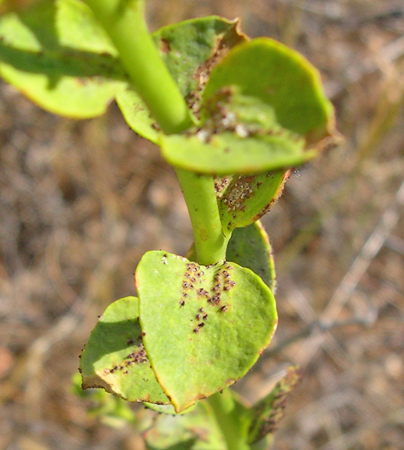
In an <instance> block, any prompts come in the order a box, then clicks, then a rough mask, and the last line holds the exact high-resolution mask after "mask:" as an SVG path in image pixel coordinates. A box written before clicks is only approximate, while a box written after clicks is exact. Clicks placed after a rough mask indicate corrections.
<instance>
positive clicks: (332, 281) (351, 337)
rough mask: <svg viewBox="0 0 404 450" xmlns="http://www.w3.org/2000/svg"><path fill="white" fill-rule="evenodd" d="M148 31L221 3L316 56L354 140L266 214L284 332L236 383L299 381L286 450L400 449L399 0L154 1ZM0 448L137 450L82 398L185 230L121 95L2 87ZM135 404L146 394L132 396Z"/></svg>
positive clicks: (154, 154)
mask: <svg viewBox="0 0 404 450" xmlns="http://www.w3.org/2000/svg"><path fill="white" fill-rule="evenodd" d="M147 4H148V18H149V24H150V28H151V29H152V30H155V29H157V28H158V27H160V26H163V25H167V24H171V23H174V22H177V21H180V20H183V19H188V18H193V17H200V16H204V15H211V14H218V15H222V16H225V17H227V18H230V19H233V18H235V17H240V18H241V19H242V28H243V30H244V31H245V32H246V33H247V34H248V35H250V36H251V37H257V36H269V37H273V38H275V39H277V40H280V41H282V42H284V43H286V44H287V45H289V46H292V47H294V48H295V49H297V50H298V51H300V52H301V53H303V54H304V55H305V56H306V57H307V58H308V59H309V60H310V61H311V62H312V63H313V64H314V65H315V66H316V67H318V68H319V70H320V72H321V74H322V77H323V80H324V82H325V86H326V91H327V94H328V96H329V97H330V99H331V100H332V101H333V103H334V105H335V107H336V111H337V117H338V128H339V130H340V132H341V133H342V134H343V135H344V137H345V141H344V143H343V144H342V145H341V146H340V147H338V148H337V149H334V150H332V151H330V152H328V153H325V154H322V155H321V156H320V157H319V158H317V159H316V160H315V161H313V162H312V163H310V164H308V165H307V166H305V167H303V168H301V169H299V171H297V172H295V173H294V174H293V176H292V177H291V179H290V180H289V182H288V184H287V186H286V190H285V193H284V195H283V197H282V198H281V200H280V201H279V203H278V204H277V205H276V206H275V208H274V209H273V211H272V212H271V213H269V214H268V215H267V216H266V217H265V218H264V220H263V222H264V225H265V227H266V229H267V231H268V233H269V236H270V239H271V241H272V244H273V246H274V249H275V257H276V262H277V273H278V286H279V287H278V291H277V301H278V308H279V316H280V320H279V327H278V331H277V333H276V336H275V338H274V340H273V342H272V343H271V346H270V347H269V349H267V351H266V352H265V353H264V354H263V356H262V357H261V359H260V360H259V362H258V363H257V365H256V366H255V368H254V369H253V371H251V372H250V373H249V374H248V375H247V376H246V377H245V378H244V379H243V380H240V381H239V383H237V385H236V389H237V390H238V391H239V392H240V393H241V394H242V395H243V396H244V397H245V398H246V399H248V400H249V401H255V400H257V399H258V398H260V397H261V396H262V395H264V394H266V393H268V392H269V390H270V389H271V386H272V385H273V382H274V380H275V379H276V378H277V377H279V375H280V374H282V373H283V371H284V369H285V368H286V367H287V366H288V365H289V364H300V365H301V366H302V368H303V370H304V379H303V382H302V384H301V385H300V387H299V388H298V389H297V390H296V392H295V393H294V394H293V396H292V398H291V400H290V402H289V404H288V406H287V408H286V415H285V418H284V419H283V421H282V422H281V424H280V427H279V430H278V433H277V435H276V440H275V446H274V448H275V449H279V450H295V449H296V450H297V449H299V450H311V449H316V450H348V449H349V450H351V449H352V450H353V449H355V450H361V449H363V450H373V449H375V450H376V449H377V450H379V449H386V450H387V449H389V450H393V449H394V450H396V449H397V450H399V449H403V448H404V444H403V442H404V358H403V356H404V320H403V319H404V214H403V206H404V184H403V183H404V109H403V104H404V70H403V68H404V4H403V2H402V0H339V1H338V0H328V1H327V0H301V1H298V0H295V1H293V0H249V1H241V0H231V1H230V0H214V1H213V0H204V1H198V0H164V1H157V0H156V1H154V0H148V2H147ZM0 138H1V148H0V186H1V196H0V221H1V228H0V449H1V450H2V449H7V450H45V449H51V450H58V449H72V450H81V449H87V450H88V449H99V450H109V449H117V448H119V449H123V450H142V448H143V447H142V443H141V440H140V438H139V436H137V435H136V433H134V431H133V428H131V426H130V425H126V426H123V427H119V428H111V427H109V426H107V425H106V424H104V423H102V422H101V421H100V420H99V418H97V417H95V416H94V415H91V414H89V413H88V411H89V409H90V408H91V407H92V400H89V399H85V398H80V397H78V396H77V395H75V394H74V393H73V389H72V381H71V380H72V376H73V374H74V373H77V368H78V364H79V360H78V357H79V354H80V352H81V349H82V347H83V345H84V344H85V342H86V341H87V339H88V337H89V334H90V331H91V329H92V328H93V326H94V325H95V323H96V321H97V316H98V315H100V314H101V313H102V312H103V310H104V309H105V307H106V306H107V305H108V304H109V303H110V302H111V301H113V300H115V299H118V298H120V297H123V296H126V295H133V294H135V290H134V286H133V279H132V274H133V272H134V269H135V267H136V264H137V263H138V261H139V259H140V257H141V255H142V254H143V253H144V252H146V251H148V250H152V249H164V250H167V251H170V252H174V253H177V254H182V255H184V254H185V253H186V251H187V250H188V247H189V245H190V244H191V241H192V233H191V228H190V223H189V219H188V216H187V211H186V207H185V204H184V201H183V199H182V197H181V193H180V190H179V187H178V184H177V181H176V179H175V175H174V173H173V171H172V170H171V168H169V167H168V166H167V165H166V164H165V162H164V161H163V160H162V158H161V157H160V155H159V151H158V149H157V148H156V147H154V146H153V145H152V144H150V143H149V142H147V141H145V140H142V139H140V138H138V137H137V136H136V135H135V134H134V133H133V132H132V131H131V130H130V129H129V128H128V126H127V125H126V124H125V122H124V120H123V118H122V117H121V115H120V113H119V110H118V108H117V107H116V105H114V104H112V105H111V107H110V108H109V111H108V113H107V114H106V115H105V116H103V117H100V118H97V119H94V120H86V121H80V122H79V121H73V120H68V119H64V118H59V117H56V116H52V115H50V114H47V113H46V112H44V111H42V110H41V109H39V108H38V107H36V106H35V105H33V104H32V103H30V102H29V101H27V100H25V99H24V98H23V97H22V96H21V95H20V94H18V93H17V92H16V91H15V90H14V89H13V88H11V87H9V86H7V85H5V84H4V83H1V84H0ZM131 407H132V409H133V410H136V408H137V406H136V405H133V406H131Z"/></svg>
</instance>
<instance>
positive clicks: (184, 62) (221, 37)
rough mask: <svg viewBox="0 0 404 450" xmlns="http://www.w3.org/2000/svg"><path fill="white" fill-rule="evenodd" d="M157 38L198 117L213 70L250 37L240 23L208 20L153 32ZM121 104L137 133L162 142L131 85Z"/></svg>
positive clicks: (217, 18) (155, 38)
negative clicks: (227, 54)
mask: <svg viewBox="0 0 404 450" xmlns="http://www.w3.org/2000/svg"><path fill="white" fill-rule="evenodd" d="M153 39H154V41H155V43H156V45H157V47H158V48H159V50H160V54H161V57H162V59H163V60H164V62H165V63H166V64H167V67H168V69H169V70H170V72H171V75H172V76H173V78H174V80H175V81H176V82H177V84H178V87H179V88H180V90H181V93H182V95H183V96H184V97H185V98H186V99H187V102H188V104H189V106H190V108H191V109H192V111H193V112H194V113H195V114H196V116H198V114H199V109H200V100H201V92H202V90H203V87H204V86H205V84H206V81H207V79H208V77H209V74H210V72H211V71H212V69H213V67H214V66H215V65H216V64H217V63H218V62H219V61H220V60H221V59H222V58H223V57H224V55H225V54H226V53H227V52H228V51H229V49H230V48H232V47H233V46H235V45H236V44H237V43H240V42H243V41H245V40H246V37H245V36H244V35H243V34H242V33H240V31H239V30H238V22H237V21H228V20H225V19H222V18H220V17H204V18H198V19H192V20H187V21H184V22H180V23H177V24H175V25H170V26H167V27H163V28H161V29H159V30H157V31H156V32H155V33H153ZM117 102H118V105H119V107H120V108H121V111H122V114H123V115H124V117H125V120H126V121H127V123H128V124H129V126H130V127H131V128H132V129H133V130H135V131H136V132H137V133H138V134H140V135H141V136H143V137H145V138H147V139H149V140H151V141H153V142H158V137H159V131H158V129H157V126H156V124H155V121H154V119H153V117H151V115H150V113H149V111H148V109H147V107H146V105H145V104H144V102H143V100H142V99H141V98H140V96H139V95H138V94H137V93H136V92H135V91H134V90H133V89H132V88H131V87H130V86H127V88H126V89H125V90H124V91H122V92H120V93H119V94H118V96H117Z"/></svg>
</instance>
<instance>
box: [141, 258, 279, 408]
mask: <svg viewBox="0 0 404 450" xmlns="http://www.w3.org/2000/svg"><path fill="white" fill-rule="evenodd" d="M188 273H190V274H196V276H195V282H193V283H190V282H189V281H188V280H189V279H188V278H187V277H186V274H188ZM135 277H136V286H137V290H138V293H139V301H140V323H141V326H142V329H143V330H144V331H145V332H146V336H145V337H144V339H143V341H144V345H145V348H146V352H147V355H148V357H149V358H150V362H151V364H152V367H153V370H154V372H155V374H156V377H157V379H158V382H159V383H160V385H161V386H162V387H163V389H164V391H165V393H166V394H167V396H168V397H170V399H171V401H172V404H173V405H174V407H175V410H176V411H177V412H180V411H182V410H184V409H186V408H188V407H189V406H190V405H192V404H193V403H195V402H196V401H197V400H198V399H200V398H204V397H208V396H210V395H212V394H214V393H215V392H218V391H220V390H222V389H224V388H226V387H227V386H228V385H230V384H233V383H234V382H235V381H236V380H237V379H239V378H240V377H242V376H244V375H245V374H246V373H247V371H248V370H249V369H250V368H251V367H252V365H253V364H254V363H255V361H256V360H257V358H258V356H259V352H260V351H261V350H262V349H264V348H265V347H266V346H267V345H268V344H269V342H270V339H271V337H272V335H273V333H274V331H275V328H276V324H277V315H276V309H275V300H274V297H273V295H272V293H271V291H270V290H269V288H268V287H267V286H266V285H265V284H264V283H263V282H262V280H261V278H260V277H259V276H257V275H255V274H254V273H253V272H252V271H251V270H249V269H245V268H242V267H240V266H238V265H237V264H234V263H228V262H223V261H222V262H219V263H217V264H215V265H213V266H199V265H198V264H196V263H193V262H191V261H189V260H187V259H185V258H182V257H179V256H176V255H172V254H168V253H163V252H148V253H146V254H145V255H144V256H143V258H142V260H141V261H140V263H139V265H138V267H137V270H136V275H135ZM184 290H185V292H186V293H187V297H186V300H185V304H182V303H181V302H182V301H183V299H184V297H183V293H184ZM201 308H203V309H204V311H205V312H206V315H207V317H206V319H205V318H202V319H201V318H197V317H196V315H197V314H199V312H200V309H201ZM201 324H203V326H201ZM173 367H175V368H176V370H173ZM196 368H197V369H196Z"/></svg>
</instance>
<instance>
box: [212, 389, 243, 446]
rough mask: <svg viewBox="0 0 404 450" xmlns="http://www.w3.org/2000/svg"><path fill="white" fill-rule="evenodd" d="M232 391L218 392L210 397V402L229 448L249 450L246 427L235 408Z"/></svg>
mask: <svg viewBox="0 0 404 450" xmlns="http://www.w3.org/2000/svg"><path fill="white" fill-rule="evenodd" d="M229 394H230V393H226V392H224V393H223V394H220V393H217V394H214V395H212V396H211V397H209V399H208V402H209V405H210V406H211V408H212V410H213V413H214V415H215V418H216V421H217V423H218V425H219V427H220V429H221V431H222V433H223V436H224V438H225V441H226V444H227V450H249V448H250V447H249V445H248V444H247V439H246V436H244V427H243V426H242V424H241V422H240V419H241V418H240V417H239V414H238V412H237V410H236V409H235V404H234V400H233V398H232V396H231V395H229Z"/></svg>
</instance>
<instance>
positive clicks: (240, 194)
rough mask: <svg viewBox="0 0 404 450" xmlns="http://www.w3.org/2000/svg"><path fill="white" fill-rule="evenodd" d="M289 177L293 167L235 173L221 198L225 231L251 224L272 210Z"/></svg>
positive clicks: (221, 213) (220, 205) (220, 203)
mask: <svg viewBox="0 0 404 450" xmlns="http://www.w3.org/2000/svg"><path fill="white" fill-rule="evenodd" d="M288 177H289V171H286V172H283V171H279V172H272V173H266V174H260V175H240V176H238V177H234V178H233V179H232V181H231V182H230V183H229V185H228V186H227V188H226V191H225V192H224V193H223V195H222V196H221V198H220V200H219V211H220V218H221V221H222V224H223V228H224V230H225V232H229V231H232V230H233V229H234V228H238V227H245V226H247V225H250V224H251V223H253V222H255V221H257V220H258V219H260V218H261V217H262V216H263V215H264V214H266V213H267V212H269V211H270V209H271V208H272V206H273V205H274V204H275V203H276V201H277V200H278V198H279V197H280V195H281V194H282V191H283V188H284V185H285V183H286V180H287V178H288Z"/></svg>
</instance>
